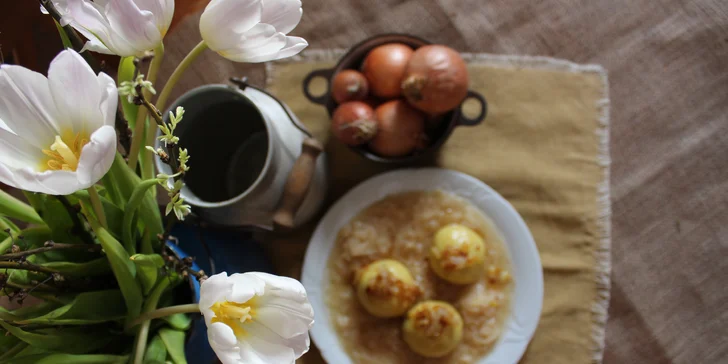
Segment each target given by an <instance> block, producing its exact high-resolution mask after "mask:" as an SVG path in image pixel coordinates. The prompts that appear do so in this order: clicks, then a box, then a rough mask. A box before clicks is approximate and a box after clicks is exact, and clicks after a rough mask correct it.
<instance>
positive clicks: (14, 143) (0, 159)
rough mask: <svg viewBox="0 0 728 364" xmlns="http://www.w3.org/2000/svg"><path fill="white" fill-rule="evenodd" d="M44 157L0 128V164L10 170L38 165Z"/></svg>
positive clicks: (25, 142) (21, 139)
mask: <svg viewBox="0 0 728 364" xmlns="http://www.w3.org/2000/svg"><path fill="white" fill-rule="evenodd" d="M44 158H45V155H44V154H43V153H42V152H41V151H40V149H38V148H37V147H35V146H34V145H32V144H30V143H28V142H27V141H25V140H24V139H23V138H21V137H19V136H17V135H15V134H13V133H11V132H9V131H8V130H6V129H4V128H0V163H2V164H5V165H6V166H8V167H10V168H14V169H17V168H24V167H29V166H35V165H38V164H40V163H41V162H42V161H43V159H44Z"/></svg>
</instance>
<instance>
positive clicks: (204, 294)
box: [200, 272, 232, 325]
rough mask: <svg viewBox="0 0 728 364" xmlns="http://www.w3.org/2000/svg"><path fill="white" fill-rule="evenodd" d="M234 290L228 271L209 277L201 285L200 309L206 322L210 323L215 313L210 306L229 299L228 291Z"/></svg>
mask: <svg viewBox="0 0 728 364" xmlns="http://www.w3.org/2000/svg"><path fill="white" fill-rule="evenodd" d="M231 291H232V283H231V282H230V281H229V280H228V277H227V273H226V272H222V273H218V274H215V275H213V276H211V277H209V278H207V279H206V280H205V281H204V282H202V286H201V287H200V311H202V314H203V315H204V316H205V322H207V325H210V322H211V321H212V318H213V317H215V314H214V313H213V312H212V310H210V307H212V305H214V304H215V302H220V301H225V300H227V296H228V293H230V292H231Z"/></svg>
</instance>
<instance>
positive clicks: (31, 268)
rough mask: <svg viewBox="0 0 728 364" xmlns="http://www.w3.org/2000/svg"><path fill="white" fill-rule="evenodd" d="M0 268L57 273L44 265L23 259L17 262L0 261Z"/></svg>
mask: <svg viewBox="0 0 728 364" xmlns="http://www.w3.org/2000/svg"><path fill="white" fill-rule="evenodd" d="M0 268H7V269H20V270H28V271H33V272H38V273H48V274H52V273H58V271H57V270H55V269H50V268H46V267H41V266H39V265H35V264H33V263H29V262H27V261H23V262H22V263H19V262H0Z"/></svg>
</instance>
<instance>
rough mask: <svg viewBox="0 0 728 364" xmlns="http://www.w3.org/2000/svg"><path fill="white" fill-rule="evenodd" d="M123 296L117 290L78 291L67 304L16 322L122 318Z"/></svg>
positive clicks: (61, 322) (72, 322)
mask: <svg viewBox="0 0 728 364" xmlns="http://www.w3.org/2000/svg"><path fill="white" fill-rule="evenodd" d="M125 314H126V306H125V305H124V297H123V296H122V294H121V291H119V290H108V291H96V292H85V293H80V294H78V296H76V298H75V299H74V300H73V301H72V302H71V303H69V304H67V305H64V306H62V307H59V308H57V309H55V310H53V311H51V312H48V313H47V314H45V315H42V316H38V317H34V318H29V319H26V320H23V321H19V322H17V323H18V324H21V325H27V324H47V325H89V324H96V323H101V322H107V321H116V320H119V319H123V318H124V316H125Z"/></svg>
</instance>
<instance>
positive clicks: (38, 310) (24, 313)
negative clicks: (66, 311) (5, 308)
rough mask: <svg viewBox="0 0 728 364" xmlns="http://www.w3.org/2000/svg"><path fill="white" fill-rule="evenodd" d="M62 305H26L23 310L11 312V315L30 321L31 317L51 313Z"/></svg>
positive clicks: (52, 303) (44, 303) (42, 303)
mask: <svg viewBox="0 0 728 364" xmlns="http://www.w3.org/2000/svg"><path fill="white" fill-rule="evenodd" d="M60 306H61V305H60V304H58V303H56V302H40V303H38V304H35V305H32V306H31V305H24V306H23V307H21V308H18V309H15V310H13V311H10V313H11V314H13V315H14V316H16V317H18V318H20V319H21V320H24V319H28V318H30V317H38V316H42V315H45V314H47V313H48V312H51V311H53V310H55V309H57V308H58V307H60Z"/></svg>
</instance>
